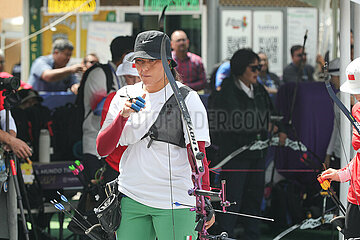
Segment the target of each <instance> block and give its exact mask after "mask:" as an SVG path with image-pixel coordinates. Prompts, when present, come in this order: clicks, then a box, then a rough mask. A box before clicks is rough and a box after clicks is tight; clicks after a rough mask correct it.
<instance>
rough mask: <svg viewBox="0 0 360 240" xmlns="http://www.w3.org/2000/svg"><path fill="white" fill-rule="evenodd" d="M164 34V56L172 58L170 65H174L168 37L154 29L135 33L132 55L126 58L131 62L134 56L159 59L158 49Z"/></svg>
mask: <svg viewBox="0 0 360 240" xmlns="http://www.w3.org/2000/svg"><path fill="white" fill-rule="evenodd" d="M164 36H165V38H166V40H165V41H166V58H167V59H168V60H172V61H171V62H172V66H174V63H175V61H174V60H173V59H172V56H171V48H170V39H169V37H168V35H166V34H165V33H163V32H160V31H155V30H151V31H146V32H141V33H139V34H138V35H137V37H136V40H135V46H134V55H132V56H131V57H129V58H128V59H127V60H128V61H130V62H132V61H134V60H135V59H136V58H144V59H161V56H160V49H161V42H162V39H163V37H164ZM175 66H176V65H175Z"/></svg>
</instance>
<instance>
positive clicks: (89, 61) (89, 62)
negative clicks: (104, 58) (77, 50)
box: [83, 53, 99, 69]
mask: <svg viewBox="0 0 360 240" xmlns="http://www.w3.org/2000/svg"><path fill="white" fill-rule="evenodd" d="M98 62H99V57H98V56H97V55H96V54H95V53H89V54H88V55H86V57H84V59H83V63H84V65H85V68H86V69H89V68H91V67H92V66H93V65H94V64H95V63H98Z"/></svg>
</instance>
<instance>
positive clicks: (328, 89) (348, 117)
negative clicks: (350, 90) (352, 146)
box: [325, 80, 360, 135]
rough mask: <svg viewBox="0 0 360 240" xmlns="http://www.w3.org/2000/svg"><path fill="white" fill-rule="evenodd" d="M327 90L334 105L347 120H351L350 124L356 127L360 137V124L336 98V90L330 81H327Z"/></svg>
mask: <svg viewBox="0 0 360 240" xmlns="http://www.w3.org/2000/svg"><path fill="white" fill-rule="evenodd" d="M325 86H326V90H327V91H328V93H329V95H330V97H331V99H332V100H333V101H334V103H335V104H336V105H337V106H338V107H339V108H340V110H341V111H342V112H343V113H344V114H345V116H346V118H347V119H349V121H350V123H351V124H352V125H353V126H354V128H355V129H356V131H357V132H358V133H359V135H360V124H359V122H358V121H356V119H355V118H354V116H353V115H352V114H351V113H350V111H349V110H348V109H347V108H346V107H345V106H344V104H343V103H342V102H341V101H340V99H339V98H338V97H337V96H336V94H335V92H334V90H333V89H332V87H331V84H330V80H325Z"/></svg>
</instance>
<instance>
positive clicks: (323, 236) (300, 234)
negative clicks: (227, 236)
mask: <svg viewBox="0 0 360 240" xmlns="http://www.w3.org/2000/svg"><path fill="white" fill-rule="evenodd" d="M68 222H69V220H68V219H67V218H66V219H65V223H64V228H65V229H64V238H68V237H69V236H70V235H71V232H70V231H68V230H67V229H66V226H67V224H68ZM50 227H51V236H53V237H56V238H58V237H59V223H58V218H57V216H53V218H52V221H51V225H50ZM283 230H285V228H274V227H271V226H269V225H266V224H262V225H261V240H272V239H273V238H274V237H275V236H277V235H278V234H279V233H281V232H282V231H283ZM238 232H239V234H241V229H238ZM70 239H71V240H72V239H74V238H72V237H71V238H70ZM238 239H240V240H241V238H238ZM315 239H316V240H337V239H338V233H337V231H336V230H332V229H331V226H330V225H324V226H320V227H318V228H317V229H314V230H295V231H293V232H291V233H289V234H288V235H286V236H285V237H283V238H282V240H315Z"/></svg>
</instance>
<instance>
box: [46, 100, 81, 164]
mask: <svg viewBox="0 0 360 240" xmlns="http://www.w3.org/2000/svg"><path fill="white" fill-rule="evenodd" d="M83 112H84V111H82V110H81V108H79V107H78V106H77V105H75V104H72V103H67V104H66V105H65V106H61V107H57V108H55V110H54V112H53V115H52V118H53V131H54V138H53V149H54V154H52V155H51V160H52V161H65V160H66V161H73V160H78V159H81V155H82V123H83V121H84V114H83Z"/></svg>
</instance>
